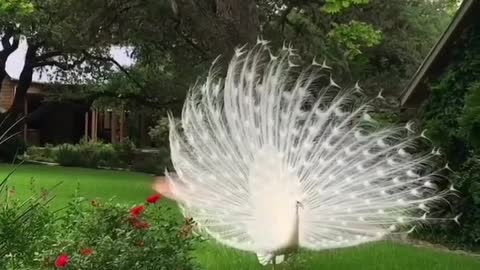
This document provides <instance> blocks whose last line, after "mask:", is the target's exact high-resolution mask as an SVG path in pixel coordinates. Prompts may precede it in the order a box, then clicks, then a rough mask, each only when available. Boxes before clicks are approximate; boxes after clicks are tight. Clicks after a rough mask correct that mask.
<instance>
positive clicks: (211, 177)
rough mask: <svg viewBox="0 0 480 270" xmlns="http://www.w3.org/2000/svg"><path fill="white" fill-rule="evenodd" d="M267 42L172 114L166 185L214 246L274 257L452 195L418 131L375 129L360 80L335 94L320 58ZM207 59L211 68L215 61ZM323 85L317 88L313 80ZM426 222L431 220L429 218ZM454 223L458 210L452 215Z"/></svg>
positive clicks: (411, 215)
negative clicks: (298, 60)
mask: <svg viewBox="0 0 480 270" xmlns="http://www.w3.org/2000/svg"><path fill="white" fill-rule="evenodd" d="M266 43H267V42H264V41H262V40H260V41H259V42H258V44H257V45H256V46H254V48H253V49H251V50H249V51H246V50H244V49H243V48H239V49H236V50H235V54H234V56H233V58H232V60H231V62H230V64H229V67H228V71H227V74H226V77H225V78H220V76H218V74H217V72H216V71H215V70H213V69H211V70H210V72H209V74H208V76H207V78H206V80H205V82H204V83H203V84H201V85H195V86H194V87H192V89H191V90H190V92H189V95H188V97H187V99H186V101H185V104H184V108H183V113H182V117H181V129H182V131H179V130H178V129H177V125H176V123H175V121H174V120H173V117H171V116H170V147H171V158H172V161H173V165H174V167H175V170H176V173H177V175H178V176H175V177H173V176H172V175H170V176H169V175H168V173H167V178H168V180H167V182H166V183H165V184H166V185H167V186H168V187H169V188H170V189H169V188H168V187H167V188H166V189H165V186H164V187H161V184H159V186H158V190H159V191H161V192H167V193H168V192H171V194H169V196H170V197H174V198H176V199H177V200H178V201H179V204H180V207H181V208H182V210H183V212H184V214H185V215H186V216H189V217H193V218H194V220H195V221H196V223H197V224H198V226H199V228H200V229H202V230H203V231H204V232H206V233H208V234H209V235H210V236H211V237H213V238H215V239H216V240H217V241H219V242H221V243H223V244H225V245H227V246H230V247H234V248H237V249H241V250H246V251H251V252H255V253H256V254H257V256H258V259H259V261H260V263H262V264H268V263H272V264H275V263H280V262H281V261H283V259H284V256H283V254H286V253H288V252H290V251H294V250H296V249H297V248H306V249H311V250H322V249H332V248H341V247H348V246H354V245H358V244H361V243H365V242H370V241H376V240H380V239H382V238H384V237H385V236H386V235H388V234H392V233H406V232H411V231H412V230H413V228H412V226H413V225H412V223H417V222H421V221H425V220H428V219H431V218H428V217H427V215H429V211H430V210H431V209H435V205H437V203H438V202H441V201H444V200H445V196H446V195H447V194H448V193H449V192H451V191H454V189H453V188H450V189H441V184H440V183H441V182H442V181H444V180H445V179H444V178H443V177H442V175H441V174H440V170H436V171H433V169H432V168H433V166H432V162H431V159H432V157H433V156H435V155H438V154H439V151H438V150H433V151H431V152H428V153H424V154H419V155H416V154H413V153H412V149H414V147H415V146H417V145H418V141H419V140H421V139H422V138H425V136H424V134H423V133H422V134H421V135H415V134H413V132H411V131H412V130H411V124H410V123H408V124H407V125H406V126H402V127H387V128H382V127H380V126H379V125H378V123H377V122H376V121H375V120H374V119H373V118H372V117H370V116H369V114H368V112H370V111H371V110H372V105H373V104H374V103H375V100H378V98H380V99H382V97H381V95H379V96H378V97H377V98H376V99H370V100H368V99H367V98H365V97H362V95H361V94H360V92H362V91H361V89H360V87H359V86H358V84H357V85H356V86H355V87H352V88H351V89H341V88H340V87H339V86H338V85H337V84H336V83H335V82H334V81H333V80H332V79H331V76H330V75H329V73H328V70H329V69H330V68H329V67H328V66H327V65H326V64H325V63H323V64H319V63H317V62H316V61H315V60H314V61H313V63H312V65H310V66H309V67H308V68H306V69H304V70H303V71H301V72H299V70H298V69H299V68H298V67H297V65H295V64H293V61H292V58H293V57H296V55H295V54H294V52H293V50H292V49H291V48H289V47H284V48H283V50H282V51H281V52H280V53H279V54H278V55H277V56H275V55H273V54H272V53H271V51H270V49H269V48H268V46H267V44H266ZM213 66H214V65H213ZM322 83H323V87H322ZM432 219H434V218H432ZM455 220H456V221H458V216H457V217H456V218H455Z"/></svg>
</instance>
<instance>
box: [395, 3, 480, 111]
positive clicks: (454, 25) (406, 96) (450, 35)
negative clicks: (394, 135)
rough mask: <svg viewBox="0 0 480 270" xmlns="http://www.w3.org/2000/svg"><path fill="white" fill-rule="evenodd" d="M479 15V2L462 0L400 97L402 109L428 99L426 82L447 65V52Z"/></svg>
mask: <svg viewBox="0 0 480 270" xmlns="http://www.w3.org/2000/svg"><path fill="white" fill-rule="evenodd" d="M479 14H480V0H464V1H463V2H462V5H461V6H460V7H459V9H458V11H457V13H456V14H455V16H454V18H453V19H452V22H451V23H450V25H449V26H448V27H447V30H446V31H445V32H444V33H443V34H442V36H441V37H440V39H439V41H438V42H437V43H436V44H435V46H434V47H433V48H432V49H431V50H430V52H429V53H428V55H427V57H426V58H425V59H424V61H423V62H422V64H421V65H420V67H419V68H418V70H417V71H416V72H415V74H414V75H413V78H412V79H411V80H410V82H409V83H408V85H407V87H406V88H405V89H404V91H403V92H402V94H401V96H400V104H401V106H402V107H417V106H419V105H420V104H421V103H422V101H423V100H425V99H426V98H427V97H428V87H427V85H426V83H427V82H426V80H427V79H428V78H433V77H435V76H438V75H439V74H440V73H441V71H442V70H443V69H444V68H445V67H446V66H447V65H448V62H449V58H448V55H449V52H451V49H452V47H455V46H458V45H459V44H457V42H456V41H457V40H458V37H459V36H460V35H461V34H462V32H463V30H464V29H465V28H466V27H467V26H468V25H469V24H470V23H471V22H472V21H473V20H475V19H477V18H476V16H479Z"/></svg>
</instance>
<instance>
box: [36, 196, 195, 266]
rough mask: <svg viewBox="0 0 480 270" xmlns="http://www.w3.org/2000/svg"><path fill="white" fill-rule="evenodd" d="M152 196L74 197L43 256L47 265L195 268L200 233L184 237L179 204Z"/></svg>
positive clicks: (40, 259)
mask: <svg viewBox="0 0 480 270" xmlns="http://www.w3.org/2000/svg"><path fill="white" fill-rule="evenodd" d="M151 198H153V197H150V198H148V199H149V200H148V201H150V202H146V204H145V205H139V206H135V207H133V208H130V207H127V206H124V205H119V204H113V203H110V202H106V203H99V202H97V201H93V202H90V203H86V202H85V200H84V199H82V198H78V199H75V200H73V201H72V202H71V203H70V204H69V206H68V208H67V210H66V212H65V214H64V216H63V217H62V218H61V220H60V221H59V222H58V223H57V228H58V230H57V231H56V233H55V245H53V246H52V248H50V249H48V250H45V251H43V252H41V253H39V255H38V258H37V261H40V262H43V264H42V265H43V266H42V267H44V268H45V269H51V268H55V267H56V268H65V269H79V270H80V269H85V270H87V269H96V270H102V269H105V270H107V269H118V270H122V269H125V270H127V269H128V270H130V269H185V270H187V269H193V258H192V257H191V255H190V251H191V250H192V249H193V243H194V241H195V238H194V237H193V236H191V237H188V238H186V237H183V234H182V233H181V232H182V224H181V222H180V221H176V219H173V218H172V216H173V215H174V210H173V209H170V208H169V207H167V206H161V205H159V204H158V203H157V201H158V199H157V200H156V201H155V202H151V201H152V200H151ZM40 269H41V268H40Z"/></svg>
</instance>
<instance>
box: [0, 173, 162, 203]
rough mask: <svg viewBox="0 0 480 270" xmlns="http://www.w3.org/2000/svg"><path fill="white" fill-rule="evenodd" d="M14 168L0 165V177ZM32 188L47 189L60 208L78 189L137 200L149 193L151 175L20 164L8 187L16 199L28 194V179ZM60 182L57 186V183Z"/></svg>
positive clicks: (92, 195) (121, 199) (89, 194)
mask: <svg viewBox="0 0 480 270" xmlns="http://www.w3.org/2000/svg"><path fill="white" fill-rule="evenodd" d="M14 168H15V167H14V166H12V165H8V164H0V179H3V178H4V176H6V175H7V174H8V173H9V172H10V171H12V170H13V169H14ZM32 179H33V181H34V189H35V190H37V191H38V190H39V189H40V188H47V189H50V188H52V187H54V189H53V190H52V191H51V194H53V195H54V196H55V198H54V199H53V201H52V202H51V207H52V208H60V207H62V206H65V205H66V203H67V202H68V201H69V200H70V199H71V198H72V196H74V194H75V191H76V190H77V188H78V190H79V194H78V195H79V196H83V197H86V198H88V199H96V198H101V199H103V200H107V199H111V198H113V200H114V201H117V202H125V203H131V204H134V203H139V202H142V201H143V200H144V199H145V198H146V197H148V196H149V195H151V194H152V193H153V191H152V189H151V185H152V181H153V178H152V176H149V175H147V174H142V173H134V172H121V171H109V170H94V169H83V168H70V167H68V168H67V167H57V166H42V165H21V166H19V167H18V168H17V169H16V171H15V173H13V174H12V176H11V177H10V179H9V181H8V185H9V186H13V187H15V189H16V194H17V196H19V197H20V198H26V197H28V196H31V195H32V188H31V186H32V185H31V182H32ZM59 183H61V184H60V185H58V186H57V184H59Z"/></svg>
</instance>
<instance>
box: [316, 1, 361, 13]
mask: <svg viewBox="0 0 480 270" xmlns="http://www.w3.org/2000/svg"><path fill="white" fill-rule="evenodd" d="M368 2H369V0H326V1H325V5H324V6H323V7H322V11H323V12H325V13H328V14H337V13H339V12H341V11H343V10H345V9H347V8H349V7H351V6H354V5H365V4H368Z"/></svg>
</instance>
